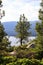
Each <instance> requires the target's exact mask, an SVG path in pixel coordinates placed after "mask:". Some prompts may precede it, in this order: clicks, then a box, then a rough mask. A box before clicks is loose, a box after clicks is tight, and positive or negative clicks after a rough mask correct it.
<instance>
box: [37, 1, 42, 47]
mask: <svg viewBox="0 0 43 65" xmlns="http://www.w3.org/2000/svg"><path fill="white" fill-rule="evenodd" d="M40 4H41V9H40V10H39V19H40V23H39V22H38V23H36V31H37V43H39V44H40V45H41V47H42V48H43V0H42V2H41V3H40Z"/></svg>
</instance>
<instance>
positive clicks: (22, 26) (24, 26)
mask: <svg viewBox="0 0 43 65" xmlns="http://www.w3.org/2000/svg"><path fill="white" fill-rule="evenodd" d="M29 29H30V23H29V22H27V19H26V17H25V16H24V14H23V15H20V20H19V22H18V23H17V25H16V32H17V37H18V38H20V43H21V45H22V41H23V40H25V39H26V38H27V37H28V36H29V35H30V32H29Z"/></svg>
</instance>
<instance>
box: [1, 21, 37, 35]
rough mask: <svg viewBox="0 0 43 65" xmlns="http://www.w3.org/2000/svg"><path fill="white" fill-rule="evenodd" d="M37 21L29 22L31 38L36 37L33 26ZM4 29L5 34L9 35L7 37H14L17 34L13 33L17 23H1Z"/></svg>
mask: <svg viewBox="0 0 43 65" xmlns="http://www.w3.org/2000/svg"><path fill="white" fill-rule="evenodd" d="M36 22H37V21H30V24H31V26H30V28H31V29H30V32H31V36H36V30H35V25H36ZM2 24H3V26H4V28H5V32H6V33H7V34H8V35H9V36H15V35H16V34H17V33H16V32H15V26H16V25H17V21H10V22H3V23H2Z"/></svg>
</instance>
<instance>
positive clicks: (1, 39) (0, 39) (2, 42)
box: [0, 0, 10, 55]
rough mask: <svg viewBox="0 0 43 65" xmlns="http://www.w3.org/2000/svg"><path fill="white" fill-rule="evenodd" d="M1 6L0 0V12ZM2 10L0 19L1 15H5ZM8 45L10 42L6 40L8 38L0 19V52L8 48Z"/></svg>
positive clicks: (0, 16) (0, 17) (3, 52)
mask: <svg viewBox="0 0 43 65" xmlns="http://www.w3.org/2000/svg"><path fill="white" fill-rule="evenodd" d="M1 7H2V1H1V0H0V13H1ZM4 13H5V12H4V10H3V11H2V13H1V14H0V19H2V17H3V16H5V14H4ZM9 46H10V42H9V40H8V38H7V37H6V32H5V31H4V27H3V25H2V23H1V21H0V54H1V55H2V54H5V52H6V51H7V50H8V48H9Z"/></svg>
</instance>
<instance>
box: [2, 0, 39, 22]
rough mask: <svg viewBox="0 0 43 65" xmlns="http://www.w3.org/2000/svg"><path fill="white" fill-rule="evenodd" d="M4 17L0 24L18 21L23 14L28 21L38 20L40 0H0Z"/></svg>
mask: <svg viewBox="0 0 43 65" xmlns="http://www.w3.org/2000/svg"><path fill="white" fill-rule="evenodd" d="M2 1H3V9H4V10H5V17H3V18H2V22H6V21H18V20H19V17H20V14H23V13H24V14H25V16H26V17H27V19H28V20H29V21H34V20H38V11H39V9H40V0H2Z"/></svg>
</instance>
